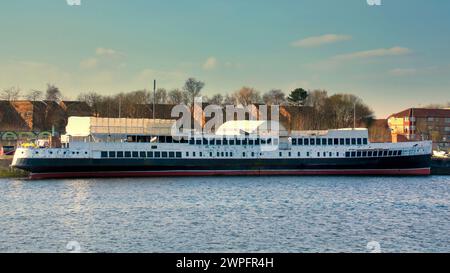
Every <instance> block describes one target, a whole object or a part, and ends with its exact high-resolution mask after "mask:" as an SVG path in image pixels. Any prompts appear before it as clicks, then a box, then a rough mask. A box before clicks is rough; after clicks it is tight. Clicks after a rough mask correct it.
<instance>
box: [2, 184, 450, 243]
mask: <svg viewBox="0 0 450 273" xmlns="http://www.w3.org/2000/svg"><path fill="white" fill-rule="evenodd" d="M0 223H1V229H0V252H66V251H67V250H66V245H67V243H68V242H69V241H77V242H79V244H80V245H81V251H83V252H366V251H367V249H366V246H367V243H368V242H369V241H377V242H379V243H380V244H381V248H382V251H383V252H450V177H448V176H447V177H445V176H433V177H426V178H395V177H388V178H386V177H262V178H260V177H244V178H242V177H219V178H154V179H113V180H102V179H92V180H55V181H26V180H14V179H12V180H11V179H6V180H5V179H4V180H1V179H0Z"/></svg>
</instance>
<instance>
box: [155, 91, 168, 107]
mask: <svg viewBox="0 0 450 273" xmlns="http://www.w3.org/2000/svg"><path fill="white" fill-rule="evenodd" d="M155 102H156V103H161V104H164V103H167V91H166V89H164V88H158V90H156V92H155Z"/></svg>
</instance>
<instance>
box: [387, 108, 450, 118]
mask: <svg viewBox="0 0 450 273" xmlns="http://www.w3.org/2000/svg"><path fill="white" fill-rule="evenodd" d="M412 116H414V117H416V118H417V117H420V118H427V117H435V118H450V109H431V108H409V109H406V110H403V111H401V112H399V113H396V114H392V115H390V116H389V118H402V117H412Z"/></svg>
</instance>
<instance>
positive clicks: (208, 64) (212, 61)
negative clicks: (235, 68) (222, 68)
mask: <svg viewBox="0 0 450 273" xmlns="http://www.w3.org/2000/svg"><path fill="white" fill-rule="evenodd" d="M217 65H218V62H217V59H216V58H215V57H209V58H208V59H206V61H205V63H204V64H203V69H204V70H213V69H215V68H216V67H217Z"/></svg>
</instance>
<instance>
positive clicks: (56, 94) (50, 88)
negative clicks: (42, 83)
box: [45, 84, 62, 102]
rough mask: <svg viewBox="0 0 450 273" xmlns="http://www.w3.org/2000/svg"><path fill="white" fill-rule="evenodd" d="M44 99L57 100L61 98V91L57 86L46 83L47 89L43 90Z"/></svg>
mask: <svg viewBox="0 0 450 273" xmlns="http://www.w3.org/2000/svg"><path fill="white" fill-rule="evenodd" d="M45 99H46V100H49V101H56V102H59V101H61V99H62V93H61V91H60V90H59V88H58V87H56V86H55V85H53V84H47V91H46V92H45Z"/></svg>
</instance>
